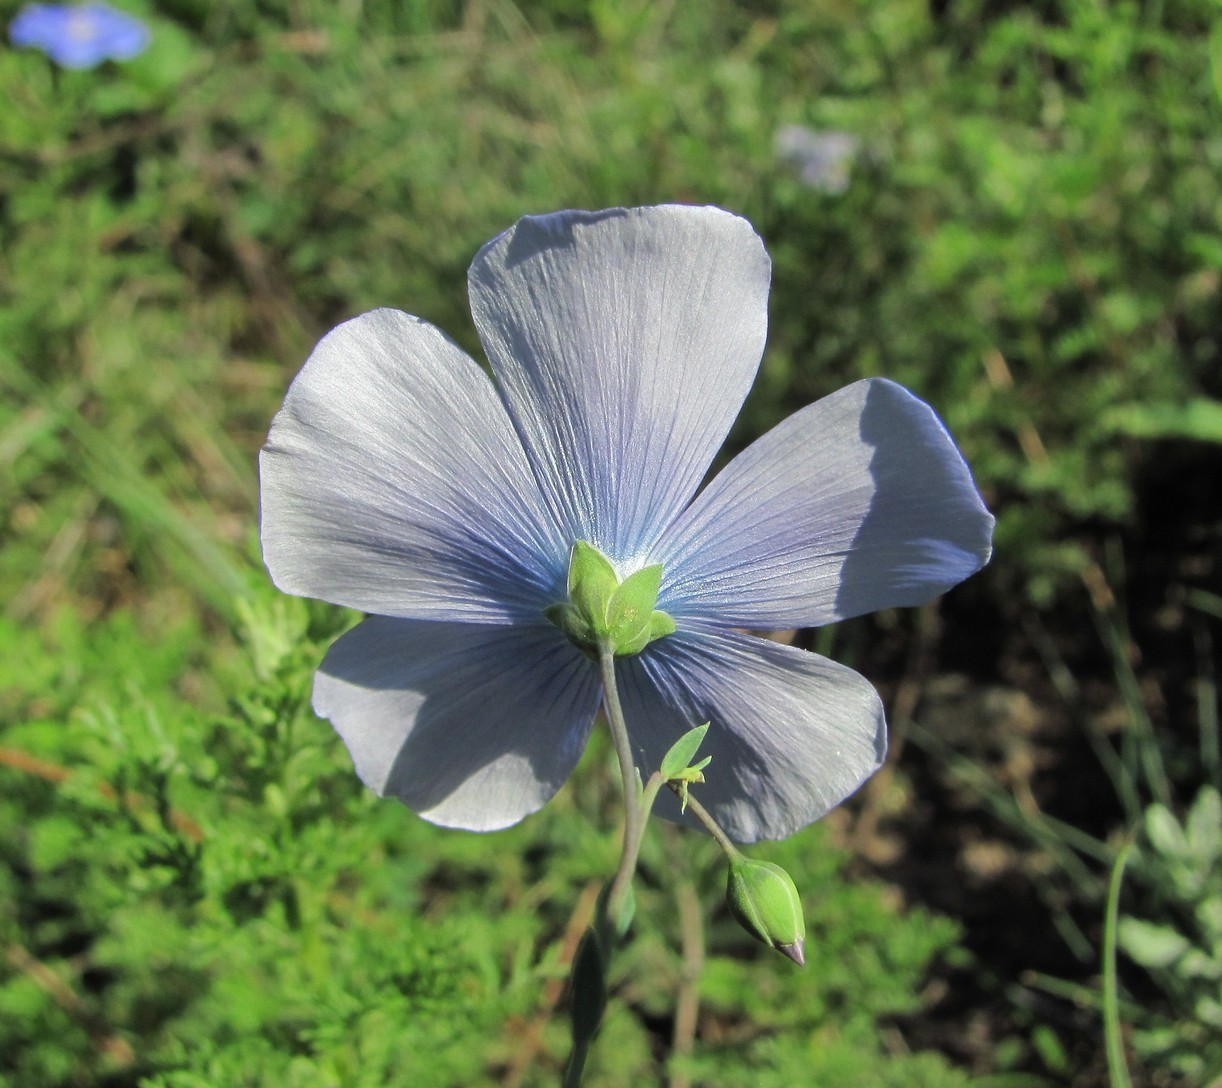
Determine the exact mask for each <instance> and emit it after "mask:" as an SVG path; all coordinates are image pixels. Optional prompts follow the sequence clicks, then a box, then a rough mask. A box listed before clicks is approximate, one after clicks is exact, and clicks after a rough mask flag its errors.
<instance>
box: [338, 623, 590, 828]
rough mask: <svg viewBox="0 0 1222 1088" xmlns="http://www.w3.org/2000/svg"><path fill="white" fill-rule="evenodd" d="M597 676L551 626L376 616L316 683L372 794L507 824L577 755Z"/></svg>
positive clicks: (454, 822) (455, 820) (442, 820)
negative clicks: (375, 792)
mask: <svg viewBox="0 0 1222 1088" xmlns="http://www.w3.org/2000/svg"><path fill="white" fill-rule="evenodd" d="M598 699H599V689H598V678H597V673H596V671H595V670H594V669H593V668H592V666H591V663H590V662H589V661H587V660H586V659H585V658H583V657H581V655H580V654H578V653H577V652H576V651H575V650H574V649H573V648H572V647H571V646H570V645H569V644H568V643H567V642H566V641H565V640H564V638H563V637H562V636H561V635H560V634H559V633H558V632H557V631H555V630H554V629H553V628H550V627H544V626H539V627H511V626H501V625H489V624H463V623H436V622H427V621H416V620H399V619H390V618H386V617H381V616H374V617H371V618H370V619H367V620H366V621H365V622H364V623H362V624H360V625H359V626H357V627H355V628H354V629H353V630H351V631H349V632H348V633H347V634H346V635H344V636H343V637H342V638H341V639H340V640H339V641H338V642H336V644H335V645H334V646H332V648H331V651H330V652H329V653H328V654H327V657H326V659H325V660H324V662H323V664H322V666H321V667H320V668H319V670H318V674H317V676H316V677H315V685H314V709H315V710H316V711H317V712H318V714H319V715H321V716H323V717H326V718H329V719H330V720H331V722H332V724H333V725H334V726H335V728H336V730H337V731H338V732H339V734H340V736H341V737H342V738H343V740H344V743H345V744H346V745H347V747H348V750H349V752H350V753H351V754H352V758H353V761H354V763H355V764H356V769H357V773H358V774H359V775H360V777H361V779H362V781H364V782H365V783H366V784H367V785H369V786H370V787H371V788H373V789H374V790H376V791H377V792H378V793H380V794H383V795H389V796H394V797H397V798H398V799H399V800H401V801H402V802H403V803H404V804H406V805H407V806H408V807H409V808H411V809H412V810H413V811H415V812H417V813H419V814H420V815H421V816H423V817H425V818H426V819H428V820H431V821H432V822H434V823H439V824H443V825H446V826H451V827H464V828H468V829H470V830H477V831H489V830H494V829H496V828H500V827H507V826H509V825H510V824H513V823H516V822H517V821H518V820H520V819H522V817H524V816H526V815H528V814H529V813H531V812H534V811H536V810H537V809H539V808H540V807H542V806H543V805H544V804H545V803H546V802H547V801H548V800H549V799H550V798H551V797H552V796H553V795H554V794H555V793H556V791H557V790H558V789H559V788H560V786H561V785H563V783H564V781H565V780H566V779H567V778H568V776H569V774H570V773H571V772H572V770H573V767H574V766H576V764H577V761H578V759H579V758H580V757H581V753H582V751H583V749H584V748H585V744H586V740H587V739H588V737H589V733H590V729H591V726H592V724H593V720H594V714H595V711H596V710H597V707H598Z"/></svg>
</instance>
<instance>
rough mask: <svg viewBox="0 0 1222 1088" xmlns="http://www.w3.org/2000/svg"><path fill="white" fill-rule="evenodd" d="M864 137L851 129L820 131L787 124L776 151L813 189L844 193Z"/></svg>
mask: <svg viewBox="0 0 1222 1088" xmlns="http://www.w3.org/2000/svg"><path fill="white" fill-rule="evenodd" d="M860 149H861V140H860V139H858V138H857V137H856V136H854V135H853V134H852V133H851V132H835V131H831V132H817V131H815V130H814V129H812V128H807V127H806V126H805V125H786V126H785V127H784V128H782V129H780V130H779V131H778V132H777V134H776V152H777V154H778V155H779V156H780V157H781V158H782V159H784V160H785V161H786V162H788V163H790V164H791V165H792V166H793V167H794V168H795V169H796V170H797V171H798V175H799V177H801V179H802V180H803V181H804V182H805V183H806V184H807V185H809V186H810V187H811V188H812V189H821V190H822V191H823V192H825V193H833V194H840V193H843V192H845V191H846V190H847V189H848V187H849V174H850V171H851V170H852V167H853V160H854V159H856V158H857V153H858V151H859V150H860Z"/></svg>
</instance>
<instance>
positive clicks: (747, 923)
mask: <svg viewBox="0 0 1222 1088" xmlns="http://www.w3.org/2000/svg"><path fill="white" fill-rule="evenodd" d="M726 903H727V905H728V906H729V908H730V913H731V914H733V915H734V917H735V918H737V919H738V922H739V925H741V926H742V927H743V929H745V930H746V931H747V932H748V933H750V934H751V936H753V937H755V938H757V939H758V940H761V941H763V942H764V944H767V945H771V946H772V947H773V948H775V949H776V950H777V951H778V952H781V953H783V954H784V955H786V956H788V957H789V958H790V959H791V960H793V962H794V963H796V964H797V965H798V966H799V967H803V966H805V964H806V957H805V953H804V951H803V944H804V942H805V940H806V922H805V921H804V920H803V918H802V902H801V900H800V899H799V898H798V889H797V888H796V887H794V883H793V881H792V880H791V879H790V878H789V874H788V873H787V872H785V870H784V869H782V868H781V867H780V866H779V865H774V864H773V863H772V862H770V861H754V860H752V859H751V858H748V857H744V856H743V855H741V854H740V855H739V856H738V857H736V858H734V859H733V860H732V861H731V862H730V879H729V882H728V884H727V885H726Z"/></svg>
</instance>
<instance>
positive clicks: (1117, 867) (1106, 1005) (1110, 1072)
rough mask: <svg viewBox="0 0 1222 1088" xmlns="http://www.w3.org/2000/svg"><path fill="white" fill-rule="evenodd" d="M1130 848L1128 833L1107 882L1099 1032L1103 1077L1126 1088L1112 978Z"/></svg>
mask: <svg viewBox="0 0 1222 1088" xmlns="http://www.w3.org/2000/svg"><path fill="white" fill-rule="evenodd" d="M1132 849H1133V835H1132V834H1130V835H1129V837H1128V839H1127V840H1126V841H1125V843H1124V845H1123V846H1122V847H1121V848H1120V852H1119V853H1118V854H1117V855H1116V861H1115V862H1114V863H1113V865H1112V875H1111V879H1110V880H1109V881H1108V886H1107V910H1106V912H1105V916H1104V920H1103V1036H1104V1040H1105V1051H1106V1053H1107V1077H1108V1082H1109V1083H1110V1084H1111V1085H1112V1088H1129V1086H1130V1084H1131V1083H1132V1082H1131V1081H1130V1080H1129V1068H1128V1065H1127V1064H1126V1063H1125V1060H1124V1040H1123V1039H1122V1038H1121V1034H1120V1000H1119V992H1118V991H1119V983H1118V980H1117V978H1116V935H1117V932H1118V929H1119V918H1120V885H1121V882H1122V881H1123V880H1124V867H1125V864H1126V863H1127V862H1128V860H1129V851H1130V850H1132Z"/></svg>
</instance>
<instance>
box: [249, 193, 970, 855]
mask: <svg viewBox="0 0 1222 1088" xmlns="http://www.w3.org/2000/svg"><path fill="white" fill-rule="evenodd" d="M768 281H769V261H768V256H767V254H766V252H765V251H764V246H763V243H762V242H761V241H760V239H759V238H758V237H757V235H756V234H755V232H754V231H753V230H752V229H751V226H750V224H749V223H747V222H746V221H745V220H743V219H739V218H738V217H736V216H733V215H731V214H729V213H728V212H724V211H721V210H719V209H717V208H693V207H681V206H664V207H656V208H633V209H613V210H610V211H604V212H593V213H591V212H560V213H557V214H555V215H548V216H541V217H528V218H526V219H523V220H521V221H520V222H519V223H518V224H517V225H516V226H515V227H513V228H512V229H511V230H509V231H507V232H506V233H504V234H502V235H500V237H498V238H495V239H493V241H491V242H489V243H488V244H487V245H486V246H484V248H483V249H482V250H480V252H479V254H478V255H477V256H476V258H475V261H474V263H473V264H472V266H471V270H470V273H469V276H468V282H469V289H470V301H471V309H472V312H473V315H474V317H475V325H476V328H477V329H478V331H479V334H480V339H481V340H482V341H483V346H484V349H485V351H486V353H487V356H488V360H489V362H490V363H491V367H492V372H493V375H494V376H495V381H494V380H492V379H489V377H488V376H487V375H486V374H485V373H484V371H483V370H481V369H480V367H479V366H478V365H477V364H476V363H475V362H474V361H473V360H472V359H471V358H469V357H468V356H467V355H466V354H464V353H463V351H462V350H461V349H460V348H459V347H458V346H457V345H456V344H455V343H454V342H453V341H452V340H450V339H448V338H447V337H446V336H445V335H444V334H442V333H441V332H439V331H438V330H437V329H436V328H434V327H433V326H431V325H428V324H426V323H425V322H423V321H421V320H420V319H419V318H415V317H409V316H408V315H407V314H403V313H399V312H398V311H395V310H377V311H374V312H373V313H368V314H365V315H363V316H361V317H357V318H354V319H353V320H351V321H348V322H346V323H345V324H343V325H341V326H339V327H338V328H337V329H334V330H333V331H332V332H330V333H329V334H328V335H327V336H325V337H324V338H323V339H322V341H321V342H320V343H319V344H318V346H317V347H316V348H315V349H314V352H313V354H312V355H311V356H310V358H309V360H308V361H307V363H306V365H305V367H304V368H303V369H302V371H301V373H300V374H298V375H297V377H296V379H295V380H294V381H293V384H292V386H291V388H290V389H289V391H288V394H287V396H286V398H285V402H284V407H283V408H282V409H281V411H280V412H279V413H278V414H277V416H276V419H275V421H274V422H273V424H272V428H271V433H270V435H269V436H268V440H267V445H266V447H265V448H264V450H263V453H262V455H261V458H260V472H261V480H262V515H261V517H262V526H261V532H262V543H263V554H264V559H265V561H266V562H267V565H268V568H269V570H270V571H271V574H272V577H273V578H274V580H275V582H276V584H277V585H278V586H280V588H281V589H283V590H285V591H286V592H290V593H297V594H302V595H305V596H312V597H321V598H323V599H324V600H328V601H332V602H334V603H337V604H342V605H347V606H349V607H352V608H357V609H361V610H363V611H366V612H370V613H374V615H372V616H371V617H370V618H369V619H366V620H365V621H364V622H363V623H361V624H359V625H358V626H357V627H355V628H354V629H353V630H351V631H349V632H348V633H347V634H346V635H344V636H343V637H342V638H340V639H339V641H338V642H337V643H336V644H335V645H334V646H333V647H332V648H331V650H330V652H329V653H328V654H327V657H326V659H325V660H324V662H323V664H322V667H321V668H320V669H319V672H318V674H317V676H316V678H315V686H314V707H315V709H316V710H317V711H318V712H319V714H321V715H322V716H324V717H327V718H330V719H331V721H332V722H333V723H334V725H335V727H336V728H337V730H338V731H339V733H340V735H341V736H342V737H343V739H344V741H345V743H346V744H347V745H348V748H349V750H350V752H351V753H352V756H353V759H354V761H355V764H356V768H357V771H358V773H359V774H360V775H361V777H362V779H363V780H364V781H365V782H366V783H368V784H369V785H370V786H371V787H373V788H374V789H376V790H377V791H378V792H380V793H383V794H392V795H394V796H397V797H398V798H400V799H401V800H402V801H404V802H405V803H406V804H407V805H409V806H410V807H411V808H413V809H414V810H415V811H417V812H419V813H420V814H421V815H423V816H425V817H426V818H427V819H429V820H432V821H434V822H436V823H439V824H445V825H448V826H457V827H466V828H471V829H475V830H490V829H493V828H499V827H505V826H507V825H509V824H512V823H515V822H516V821H518V820H520V819H521V818H522V817H523V816H525V815H527V814H528V813H530V812H533V811H535V810H536V809H538V808H539V807H540V806H542V805H543V804H544V803H546V801H547V800H548V799H549V798H550V797H551V796H552V795H553V794H554V793H555V792H556V791H557V790H558V789H559V788H560V786H561V784H562V783H563V782H564V780H565V779H566V778H567V777H568V775H569V774H570V772H571V771H572V769H573V767H574V766H575V764H576V763H577V760H578V758H579V757H580V755H581V752H582V750H583V748H584V747H585V744H586V740H587V738H588V737H589V734H590V730H591V727H592V725H593V722H594V717H595V714H596V712H597V710H598V706H599V699H600V687H599V675H598V668H597V666H596V665H595V664H594V663H593V662H592V661H591V660H590V659H589V658H588V657H587V656H585V655H584V654H583V653H581V652H580V650H578V649H577V648H576V647H575V646H574V645H573V644H572V643H570V642H569V641H568V640H567V639H566V638H565V636H564V635H563V634H561V632H560V630H559V629H558V628H557V627H555V626H553V625H552V623H550V622H549V621H548V620H547V619H546V618H545V617H544V610H545V609H547V608H548V607H549V606H551V605H554V604H555V603H557V602H558V601H561V600H563V599H564V598H565V595H566V574H567V570H568V565H569V557H570V550H571V549H572V546H573V544H574V542H576V541H579V540H582V541H586V542H587V543H589V544H591V545H593V546H594V547H596V548H598V549H599V550H600V551H601V552H602V553H603V554H604V555H605V556H607V557H608V558H609V559H610V560H611V562H612V563H613V565H614V566H615V567H616V568H617V573H618V574H619V576H620V577H625V576H627V575H628V574H630V573H632V572H634V571H636V570H638V569H640V568H641V567H643V566H646V565H651V564H657V563H660V564H662V567H663V572H662V581H661V589H660V593H659V595H658V599H657V608H658V609H660V610H664V611H665V612H667V613H668V614H669V615H670V616H671V617H672V618H673V619H674V620H675V623H676V625H677V629H676V630H675V631H674V633H673V634H669V635H666V636H664V637H661V638H659V639H657V641H655V642H652V643H650V644H649V645H648V647H647V648H646V649H645V650H644V651H643V652H642V653H640V654H639V655H638V656H635V657H627V658H621V659H619V660H617V663H616V671H617V676H618V678H619V685H620V689H621V697H622V701H623V708H624V713H625V717H626V719H627V725H628V731H629V733H630V735H631V739H632V742H633V744H634V745H635V747H636V749H637V758H638V760H639V763H638V766H639V767H641V768H642V769H643V770H644V771H645V772H646V773H648V772H649V771H650V770H652V769H655V768H657V767H658V766H659V765H660V763H661V759H662V756H663V754H664V753H665V752H666V750H667V748H669V747H670V745H671V744H672V743H673V742H674V741H675V740H676V739H677V738H678V737H679V735H680V734H682V733H684V732H686V731H687V730H688V729H689V728H691V727H692V726H693V725H694V724H696V723H699V722H704V721H710V720H711V722H712V726H711V728H710V729H709V732H708V735H707V737H706V739H705V743H704V744H703V745H702V747H701V754H702V755H711V756H712V757H713V762H712V765H711V768H710V770H709V772H708V776H707V777H708V781H707V782H706V783H705V784H704V785H702V786H701V787H700V799H701V801H702V802H703V803H704V805H705V806H706V807H707V808H709V809H710V810H711V811H712V812H713V814H714V816H715V817H716V819H717V820H718V822H719V823H720V824H721V825H722V827H723V828H725V830H726V831H727V833H728V834H729V835H730V836H731V837H733V838H734V839H736V840H737V841H741V842H749V841H753V840H755V839H759V838H779V837H783V836H785V835H788V834H790V833H791V832H793V831H795V830H797V829H798V828H800V827H802V826H804V825H805V824H807V823H809V822H811V821H812V820H815V819H817V818H818V817H819V816H821V815H823V813H825V812H826V811H827V810H828V809H830V808H831V807H832V806H834V805H835V804H837V803H839V802H840V801H841V800H843V798H844V797H846V796H847V795H848V794H849V793H851V792H852V791H853V790H854V789H856V788H857V786H858V785H860V784H861V782H862V781H863V780H864V779H865V778H866V777H867V776H868V775H869V774H871V773H872V772H873V771H874V770H875V769H876V768H877V767H878V766H879V763H880V761H881V760H882V757H883V752H884V748H885V723H884V720H883V711H882V705H881V703H880V701H879V698H878V696H877V694H876V693H875V691H874V689H873V688H872V687H871V686H870V685H869V683H868V682H867V681H866V680H865V679H864V678H863V677H861V676H859V675H858V674H857V673H855V672H853V671H852V670H850V669H847V668H845V667H843V666H841V665H837V664H835V663H834V662H831V661H828V660H827V659H825V658H822V657H819V656H817V655H815V654H813V653H807V652H805V651H803V650H800V649H796V648H794V647H791V646H783V645H780V644H778V643H775V642H770V641H767V640H765V639H762V638H757V637H754V636H752V635H748V634H745V633H743V630H744V629H766V628H782V627H795V626H815V625H819V624H826V623H831V622H834V621H836V620H840V619H844V618H846V617H849V616H855V615H859V614H861V613H863V612H869V611H872V610H875V609H878V608H884V607H891V606H903V605H914V604H919V603H922V602H924V601H927V600H929V599H930V598H932V597H934V596H936V595H937V594H939V593H941V592H943V591H944V590H946V589H948V588H949V587H950V586H952V585H954V584H956V583H957V582H959V581H960V580H961V579H963V578H966V577H967V576H968V575H969V574H971V573H972V572H974V571H976V570H977V569H979V568H980V567H981V566H982V565H983V564H984V563H985V562H986V561H987V560H988V557H989V554H990V548H991V543H990V541H991V536H992V525H993V519H992V517H991V516H990V515H989V513H988V511H986V510H985V508H984V505H983V503H982V502H981V499H980V496H979V494H978V493H977V491H976V487H975V485H974V484H973V482H972V478H971V474H970V472H969V471H968V468H967V466H966V465H965V464H964V462H963V459H962V457H961V456H960V454H959V451H958V450H957V449H956V448H955V445H954V442H953V441H952V440H951V438H950V436H949V435H948V434H947V432H946V430H945V428H944V427H943V426H942V424H941V422H940V421H939V420H938V418H937V416H935V415H934V413H933V411H932V410H931V409H930V408H929V407H928V406H927V405H925V404H924V403H922V402H921V401H919V400H917V399H916V398H915V397H914V396H912V394H910V393H908V392H907V391H905V390H904V389H902V388H901V387H900V386H898V385H895V384H894V383H892V382H889V381H885V380H882V379H869V380H866V381H860V382H857V383H856V384H854V385H850V386H848V387H847V388H845V389H842V390H841V391H840V392H838V393H834V394H832V395H831V396H829V397H827V398H825V399H823V400H821V401H818V402H817V403H815V404H811V405H809V406H808V407H806V408H804V409H802V410H801V411H799V412H797V413H796V414H795V415H793V416H790V417H789V419H787V420H785V421H784V422H783V423H781V424H780V425H779V426H777V427H775V428H774V429H773V430H771V431H769V432H768V433H767V434H765V435H764V436H763V437H762V438H760V439H759V440H758V441H757V442H755V443H754V444H753V445H751V446H750V447H748V448H747V449H746V450H745V451H743V452H742V453H741V454H739V455H738V456H737V457H735V458H734V459H733V460H732V461H731V462H730V463H729V464H728V465H727V466H726V467H725V468H724V469H722V471H721V472H720V473H718V475H716V476H715V477H714V478H713V479H712V481H711V482H710V483H708V484H707V486H705V487H704V489H703V490H700V485H701V481H702V480H703V479H704V477H705V474H706V472H707V470H708V468H709V466H710V464H711V463H712V461H713V458H714V456H715V455H716V453H717V450H718V448H719V447H720V446H721V444H722V441H723V440H724V439H725V437H726V435H727V433H728V432H729V429H730V426H731V424H732V423H733V422H734V417H735V415H736V414H737V412H738V409H739V407H740V406H741V405H742V402H743V399H744V398H745V397H746V395H747V391H748V389H749V388H750V386H751V383H752V381H753V380H754V377H755V373H756V370H757V369H758V367H759V362H760V357H761V354H762V352H763V348H764V339H765V333H766V319H767V301H768ZM663 792H664V793H665V792H666V791H663ZM662 814H663V815H666V816H668V817H670V818H674V819H678V818H679V809H678V805H677V804H675V805H674V806H673V809H672V810H669V811H665V810H664V811H663V812H662Z"/></svg>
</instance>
